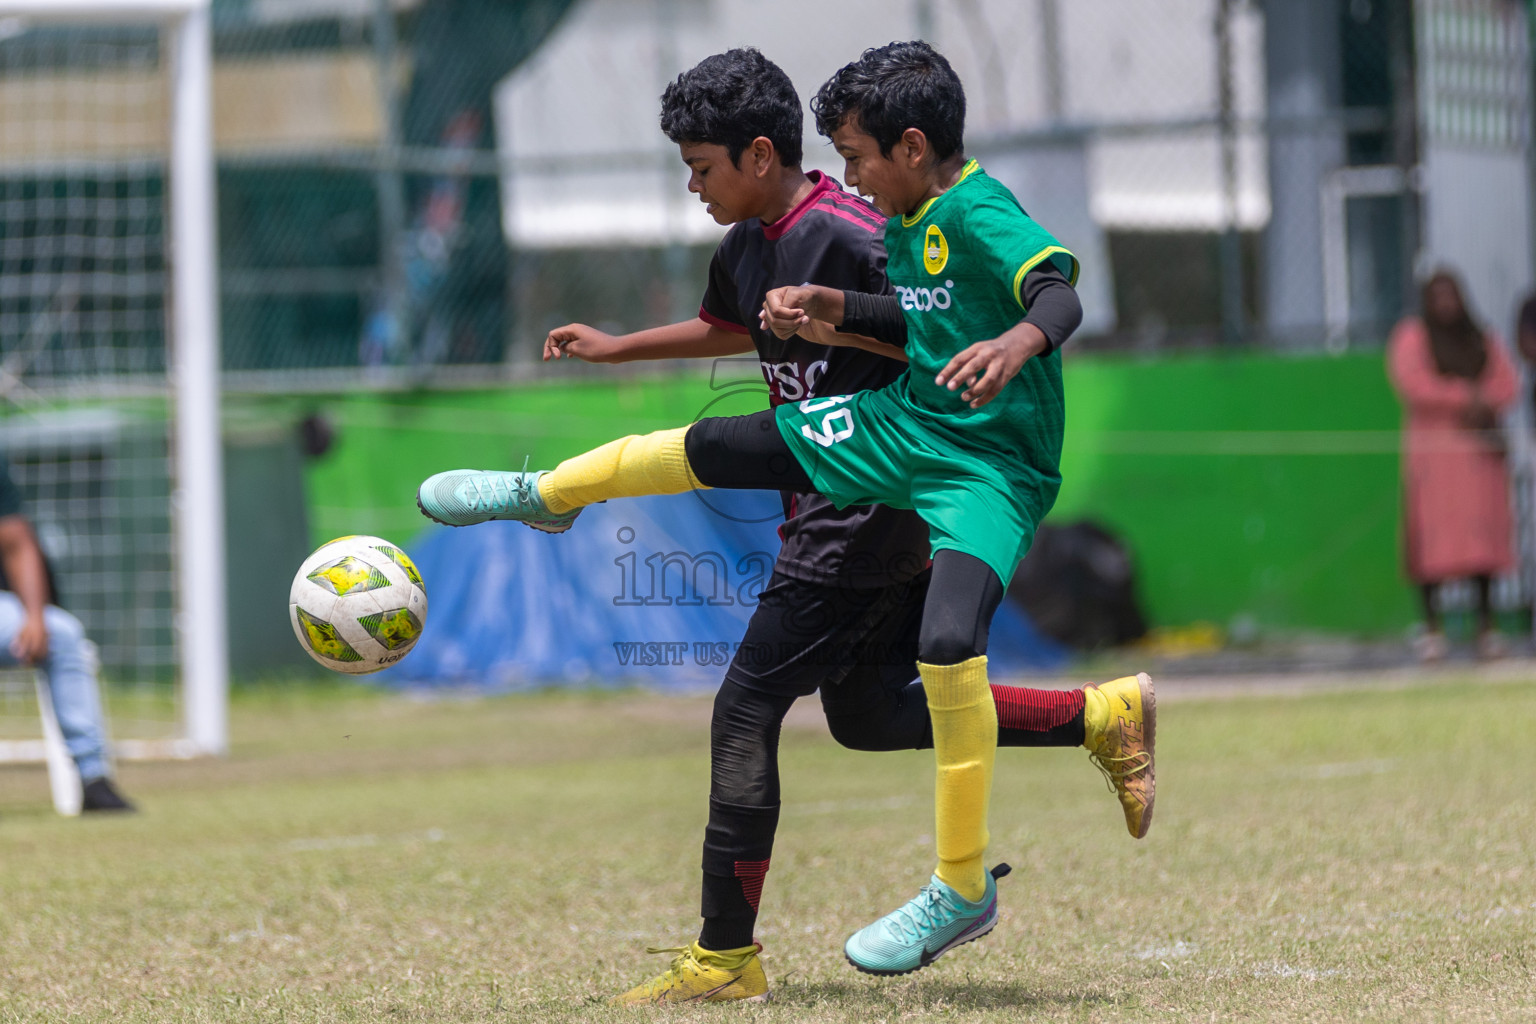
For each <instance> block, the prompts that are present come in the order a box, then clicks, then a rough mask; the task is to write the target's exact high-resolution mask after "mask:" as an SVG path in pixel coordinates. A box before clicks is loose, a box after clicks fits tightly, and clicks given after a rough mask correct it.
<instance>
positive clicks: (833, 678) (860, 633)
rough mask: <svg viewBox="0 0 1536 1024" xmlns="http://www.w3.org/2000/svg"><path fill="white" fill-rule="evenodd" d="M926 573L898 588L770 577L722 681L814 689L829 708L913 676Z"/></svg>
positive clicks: (791, 693)
mask: <svg viewBox="0 0 1536 1024" xmlns="http://www.w3.org/2000/svg"><path fill="white" fill-rule="evenodd" d="M928 580H929V572H928V571H927V570H924V571H923V572H922V573H920V574H918V575H917V576H915V577H913V578H912V579H911V580H908V581H907V582H905V583H895V584H891V585H889V586H885V587H878V588H872V589H858V588H852V587H842V586H827V585H825V584H817V583H805V582H802V581H800V580H797V579H792V578H790V577H788V576H785V575H783V574H782V573H778V572H775V573H774V574H773V576H772V577H771V578H770V579H769V581H768V585H767V586H766V587H764V588H763V591H762V594H761V596H760V597H759V598H758V603H757V610H756V611H755V612H753V613H752V619H751V621H749V622H748V623H747V631H746V634H745V635H744V636H743V637H742V640H741V646H739V647H738V648H737V649H736V655H735V657H734V659H733V660H732V661H731V666H730V668H729V669H727V670H726V674H725V675H726V678H727V679H729V680H731V681H732V682H734V683H736V684H737V685H739V686H744V687H746V688H747V689H750V690H757V691H759V692H762V693H769V694H774V695H779V696H787V697H804V696H806V695H807V694H811V693H815V692H816V690H817V689H820V690H821V700H822V703H823V704H824V705H826V706H827V707H828V708H829V709H831V708H832V707H833V706H834V705H839V704H844V703H848V702H853V703H862V701H863V700H864V699H866V698H867V697H868V696H870V695H871V692H872V691H883V690H893V689H894V690H899V689H901V688H903V687H905V686H906V685H907V684H908V683H910V682H912V681H913V680H914V679H916V678H917V638H918V631H919V629H920V627H921V626H922V621H923V601H924V600H925V599H926V597H927V595H928Z"/></svg>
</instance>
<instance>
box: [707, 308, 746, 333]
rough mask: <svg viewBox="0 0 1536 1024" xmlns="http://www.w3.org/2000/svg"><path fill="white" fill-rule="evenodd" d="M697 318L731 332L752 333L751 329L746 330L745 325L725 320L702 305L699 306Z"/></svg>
mask: <svg viewBox="0 0 1536 1024" xmlns="http://www.w3.org/2000/svg"><path fill="white" fill-rule="evenodd" d="M699 319H700V320H703V321H704V322H705V323H707V324H709V326H711V327H718V328H720V329H721V330H722V331H730V332H731V333H732V334H751V333H752V332H751V331H749V330H747V329H746V327H744V326H742V325H741V324H738V323H732V322H731V321H729V320H726V319H724V318H723V317H718V316H715V314H713V313H711V312H710V311H709V310H707V309H705V308H704V307H703V306H700V307H699Z"/></svg>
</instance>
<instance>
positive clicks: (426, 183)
mask: <svg viewBox="0 0 1536 1024" xmlns="http://www.w3.org/2000/svg"><path fill="white" fill-rule="evenodd" d="M797 2H798V0H797ZM802 6H804V7H805V10H803V11H799V12H798V13H799V14H803V15H805V18H799V17H796V16H795V15H796V14H797V9H791V8H795V7H796V5H795V4H788V5H776V6H775V9H774V11H772V12H767V11H760V10H757V9H755V8H754V7H753V5H751V4H749V3H747V2H746V0H525V2H520V3H505V2H501V0H216V2H215V4H214V13H215V30H216V31H215V47H216V49H215V96H214V100H215V105H214V120H215V132H216V138H217V146H218V159H219V180H218V183H219V225H218V227H219V237H220V280H221V304H222V320H221V323H222V327H223V335H224V338H223V341H224V365H225V369H226V371H227V372H228V373H230V374H231V375H232V376H231V381H232V383H234V384H236V385H237V386H240V387H258V388H261V389H277V390H282V389H290V388H318V387H335V386H338V385H344V384H347V383H351V382H366V381H368V380H371V379H380V380H398V379H400V377H401V376H402V375H403V376H404V377H406V378H407V379H411V380H421V379H438V380H449V379H453V378H455V377H458V378H461V379H470V380H474V379H483V372H482V371H478V370H455V369H454V368H455V367H483V366H486V365H489V364H495V365H506V364H514V365H515V364H522V365H524V366H527V365H530V364H532V363H533V362H534V361H535V360H534V352H535V350H536V347H537V344H538V341H539V339H540V338H541V336H542V333H543V332H544V331H545V330H547V329H548V328H549V327H551V326H554V325H555V324H557V323H561V322H565V321H568V320H583V321H591V322H594V323H602V324H606V325H608V326H611V327H614V328H615V329H620V328H622V329H633V328H638V327H642V326H646V325H649V324H654V323H657V322H661V321H663V320H666V319H668V318H670V317H677V316H686V315H688V314H689V313H690V312H691V310H692V308H693V305H692V303H693V302H694V300H696V298H697V293H698V292H699V282H700V280H701V274H700V269H701V266H702V265H703V263H704V261H705V260H706V259H707V256H708V253H709V252H710V250H711V248H712V246H713V243H714V241H715V240H716V239H717V238H718V231H717V230H716V229H714V227H713V225H712V224H710V223H708V222H707V220H704V219H702V214H699V213H698V211H697V210H696V209H694V208H693V207H692V206H691V205H690V204H691V197H689V196H687V195H686V193H685V191H684V183H683V176H682V174H681V171H680V168H679V166H678V165H677V163H676V156H675V152H674V151H673V150H672V149H671V148H670V147H669V146H668V144H667V143H666V141H665V140H664V139H663V138H662V137H661V136H660V133H659V132H658V131H657V130H656V127H655V118H656V112H657V111H656V107H657V100H656V97H657V95H659V93H660V90H661V88H662V86H663V85H664V84H665V83H666V82H667V81H668V80H669V79H670V78H671V77H672V76H673V75H675V74H676V73H677V72H678V71H679V70H681V69H682V68H684V67H686V66H688V65H689V64H691V63H693V61H695V60H697V59H698V58H699V57H701V56H703V55H705V54H707V53H709V52H712V51H715V50H719V49H722V48H724V47H726V46H729V45H739V44H742V43H754V44H756V45H758V46H760V47H761V48H762V49H763V50H764V51H765V52H766V53H768V54H769V56H770V57H773V58H775V59H778V60H779V61H780V62H781V63H782V64H784V66H785V67H786V68H787V69H789V70H790V71H791V74H792V76H793V77H794V78H795V79H796V81H797V84H798V85H799V87H800V89H801V91H802V93H804V94H807V96H808V94H809V93H811V92H812V91H814V89H815V87H816V86H817V85H818V84H819V82H820V81H821V79H822V78H824V77H825V76H826V74H828V73H830V71H832V70H833V69H835V67H836V66H837V65H838V64H839V63H841V62H843V61H845V60H848V59H851V58H852V57H854V56H856V54H857V53H858V51H859V50H860V49H861V48H862V47H863V46H864V45H866V44H870V43H878V42H883V41H885V40H887V39H889V38H898V37H905V36H912V35H917V34H919V33H922V34H925V35H927V36H929V37H930V38H933V39H935V40H936V41H937V43H938V45H939V47H940V48H941V49H942V50H944V51H945V52H946V53H947V54H948V55H949V56H950V57H951V59H952V60H953V62H954V63H955V65H956V66H957V69H958V70H959V71H960V73H961V75H962V77H963V78H964V79H965V81H966V83H967V87H968V90H969V95H970V100H971V103H970V107H971V110H970V118H969V125H968V138H969V141H970V147H971V149H972V150H973V151H974V152H975V153H977V154H978V155H979V156H981V157H982V158H983V159H984V160H985V161H986V162H987V164H988V166H989V167H990V168H993V169H994V173H996V174H998V176H999V177H1003V178H1004V179H1005V180H1007V181H1009V183H1010V184H1012V185H1014V186H1015V187H1016V190H1017V191H1018V192H1019V194H1020V196H1021V198H1022V199H1023V200H1024V202H1025V204H1026V206H1027V207H1028V208H1030V209H1031V210H1032V211H1034V212H1036V213H1037V215H1038V216H1039V217H1040V219H1041V220H1042V221H1045V222H1046V223H1047V224H1048V225H1049V226H1051V227H1052V228H1053V229H1055V230H1056V231H1057V232H1058V233H1059V234H1061V235H1062V236H1063V237H1064V238H1065V239H1066V240H1067V241H1068V242H1069V243H1070V244H1072V245H1074V246H1075V247H1076V248H1078V249H1080V250H1082V254H1083V255H1084V257H1085V266H1086V268H1087V271H1088V272H1087V273H1086V274H1085V280H1084V286H1083V287H1084V292H1085V294H1084V298H1085V304H1086V305H1087V307H1088V311H1089V315H1088V319H1087V322H1086V323H1085V326H1084V330H1083V331H1082V333H1081V335H1080V343H1081V344H1082V346H1083V347H1088V348H1091V347H1095V346H1113V347H1136V348H1162V347H1169V346H1175V347H1177V346H1187V345H1204V344H1218V343H1228V344H1231V343H1246V344H1272V345H1279V346H1285V347H1312V346H1317V345H1321V344H1324V343H1330V344H1333V345H1335V346H1337V345H1341V344H1345V343H1350V342H1359V341H1366V342H1379V340H1380V339H1381V338H1382V337H1383V335H1384V333H1385V330H1386V328H1387V327H1388V326H1389V325H1390V324H1391V323H1392V321H1393V320H1394V319H1396V317H1397V316H1398V315H1399V314H1400V313H1401V312H1402V311H1403V310H1405V309H1407V308H1409V307H1411V305H1412V304H1413V295H1412V288H1411V282H1412V280H1413V275H1414V273H1415V271H1416V269H1417V268H1416V267H1415V257H1416V256H1417V255H1419V254H1420V253H1421V252H1423V251H1424V249H1425V242H1426V237H1425V236H1426V223H1425V221H1426V213H1425V208H1426V206H1427V205H1432V204H1434V203H1435V202H1436V196H1435V195H1433V194H1429V193H1426V192H1425V191H1424V190H1425V187H1426V180H1425V178H1424V176H1423V173H1422V165H1423V164H1424V161H1425V156H1426V150H1427V149H1428V148H1430V147H1431V146H1432V145H1433V140H1434V139H1436V138H1439V137H1454V138H1456V139H1457V140H1459V141H1461V142H1465V141H1466V140H1467V139H1468V138H1472V139H1473V141H1474V143H1475V144H1477V145H1482V146H1484V147H1485V148H1489V149H1494V150H1500V151H1507V152H1511V153H1514V154H1515V155H1516V157H1517V159H1519V160H1521V161H1523V160H1524V154H1525V148H1526V139H1527V137H1528V135H1529V132H1528V130H1527V129H1528V122H1529V119H1530V114H1529V110H1530V107H1529V103H1528V100H1527V96H1528V91H1529V82H1528V79H1529V56H1528V55H1529V49H1528V45H1527V42H1526V33H1527V26H1526V19H1525V17H1524V14H1523V11H1524V5H1522V4H1519V3H1516V2H1512V0H1418V2H1417V3H1416V4H1415V3H1410V2H1408V0H1306V2H1303V3H1296V4H1292V3H1285V4H1282V3H1279V2H1278V0H1271V2H1262V0H1164V2H1161V3H1157V4H1148V3H1145V2H1142V0H1093V2H1089V3H1071V4H1068V3H1064V2H1062V0H1029V2H1026V3H1022V4H1020V3H1005V2H1003V0H917V2H914V3H910V4H894V5H893V4H884V3H875V2H874V0H861V2H855V3H852V4H851V5H850V10H849V13H850V21H849V22H848V23H847V24H846V26H845V28H844V29H841V30H839V31H837V32H833V31H830V30H819V31H818V32H817V33H816V34H815V38H814V39H808V38H807V37H806V35H805V33H804V32H802V31H800V30H799V29H798V28H797V27H796V26H797V25H803V24H806V23H809V22H808V20H807V19H811V18H812V17H813V15H814V13H815V12H814V9H813V5H810V4H809V3H805V4H803V5H802ZM866 7H867V8H868V10H864V8H866ZM860 15H868V16H869V17H865V18H861V17H860ZM7 36H8V37H9V38H0V54H4V57H3V59H4V61H5V67H6V75H7V81H6V83H5V86H4V91H3V102H4V104H5V109H6V111H7V115H6V118H5V127H4V130H5V131H6V133H7V144H6V147H5V150H6V160H5V164H6V166H7V171H6V174H5V176H4V179H3V181H0V186H3V189H4V192H3V195H0V203H3V206H0V221H3V225H0V230H4V231H5V232H6V239H7V244H8V245H9V246H10V248H11V250H12V251H15V250H16V248H17V246H24V245H26V244H27V243H25V242H24V241H23V240H22V238H23V236H25V235H26V234H27V233H28V232H33V233H37V232H43V233H51V237H53V238H55V239H65V238H69V237H76V235H75V234H74V232H73V228H72V227H71V223H72V221H71V218H78V217H80V216H86V215H87V214H83V213H79V212H66V208H68V210H74V211H79V210H83V209H84V205H83V204H89V206H90V212H89V214H88V216H91V217H94V218H97V219H105V220H109V221H110V222H111V233H110V237H111V238H112V239H113V241H112V242H111V243H110V245H108V243H96V248H95V249H94V250H93V251H92V252H91V253H84V252H81V253H78V254H74V255H70V256H68V257H67V259H69V260H73V261H74V262H72V263H69V266H70V267H71V270H70V271H69V273H70V274H75V275H88V274H99V273H101V272H102V269H101V268H102V267H107V266H108V265H109V262H110V261H111V260H113V259H117V260H122V259H125V258H129V257H128V256H126V255H125V254H127V253H132V257H131V258H132V259H133V260H134V261H135V265H134V268H133V269H132V271H131V272H125V273H123V274H115V275H114V278H113V280H114V282H115V283H114V291H113V294H112V295H111V296H110V297H105V296H102V295H99V294H93V295H83V294H82V295H80V296H79V297H72V296H73V295H74V293H73V292H72V291H71V290H70V288H69V287H67V286H65V287H61V288H54V289H48V288H43V287H40V286H39V285H38V279H37V277H36V274H37V273H39V271H36V270H32V271H28V272H27V273H26V274H18V273H17V264H16V263H15V262H14V261H12V262H11V263H8V264H7V266H6V274H5V282H4V284H3V286H0V287H3V289H4V290H5V291H6V294H9V295H13V296H14V295H16V294H17V293H18V291H26V292H27V297H25V298H20V297H17V298H15V299H13V300H12V301H11V304H10V305H8V306H7V308H6V309H5V310H3V311H0V345H3V346H4V349H5V351H6V353H7V357H8V358H10V359H12V360H13V361H14V360H15V359H16V358H17V356H16V353H17V352H20V351H23V350H25V351H26V352H28V353H30V354H29V355H27V356H26V357H25V359H26V365H25V367H24V368H23V369H22V371H21V373H20V376H21V377H22V378H24V379H29V380H34V381H42V382H47V381H48V380H50V379H57V378H60V377H69V378H75V377H78V376H79V375H80V374H81V373H82V372H84V373H87V374H88V373H90V372H93V371H92V367H95V368H100V367H102V366H103V365H104V364H110V365H111V367H112V372H113V376H114V377H115V378H117V379H121V378H122V376H123V375H124V374H126V373H130V372H135V371H140V370H142V371H145V372H148V373H151V374H155V373H158V372H159V371H160V369H161V367H162V366H163V358H164V356H163V345H161V344H160V343H159V342H158V341H157V337H156V334H155V329H154V327H153V322H154V320H155V317H156V316H157V315H158V313H157V312H156V310H155V309H154V308H153V303H154V302H155V301H157V300H156V299H155V298H154V297H153V296H154V295H156V294H159V293H160V291H161V289H160V288H159V283H158V281H157V279H156V278H155V275H156V274H157V273H159V272H160V271H159V269H158V267H159V265H158V263H157V262H156V261H157V259H158V256H157V248H158V247H159V246H160V245H161V242H160V231H161V227H162V224H161V220H160V219H159V218H160V214H159V212H158V207H157V205H156V203H157V197H158V196H159V194H160V192H161V191H162V189H163V180H162V170H163V166H162V165H161V164H160V163H159V162H157V161H156V160H155V159H154V154H155V152H156V151H157V149H158V148H159V147H160V145H161V143H160V142H157V141H156V140H155V139H154V138H151V137H147V136H145V134H144V133H145V131H147V130H148V129H145V128H143V127H142V126H140V127H139V128H135V127H134V125H135V124H136V121H135V120H134V118H123V119H121V121H122V127H119V128H117V129H114V132H113V133H112V134H111V135H110V136H109V137H106V138H100V137H96V136H92V137H90V138H84V137H77V135H78V133H77V135H71V128H70V126H69V123H68V121H67V119H65V120H60V119H59V118H57V117H54V116H52V115H53V113H56V112H57V111H55V110H54V107H56V106H57V104H58V103H59V102H60V100H59V99H58V98H59V97H60V96H66V95H69V94H70V92H71V90H74V91H75V92H77V93H78V92H80V91H82V90H83V91H88V92H90V93H91V95H92V96H93V97H96V99H95V100H93V102H100V103H104V104H110V103H114V102H116V103H122V104H127V103H133V102H136V101H137V100H138V99H142V98H144V97H143V96H142V95H140V94H145V93H146V91H148V93H149V94H154V92H155V90H162V91H163V83H162V82H161V81H160V80H158V79H157V78H156V77H155V76H154V75H153V74H150V73H149V72H148V71H146V70H145V68H146V64H145V62H146V61H153V60H154V59H155V53H156V49H157V46H158V40H157V38H156V36H155V33H154V32H153V31H150V32H145V31H143V30H132V29H108V28H101V27H85V28H76V29H57V28H51V29H47V30H30V29H29V28H28V27H27V26H26V24H25V23H24V22H22V21H19V20H17V19H9V20H8V21H7V22H6V23H5V25H4V26H0V37H7ZM150 98H151V99H153V96H152V95H151V96H150ZM50 104H52V105H53V107H51V106H50ZM1426 104H1427V106H1426ZM1495 108H1497V109H1495ZM1490 119H1492V121H1497V125H1498V128H1497V130H1494V129H1493V128H1490V127H1487V125H1488V124H1491V123H1492V121H1491V120H1490ZM1426 123H1428V124H1430V126H1431V128H1430V131H1429V132H1428V133H1426V132H1425V131H1424V130H1423V126H1424V125H1425V124H1426ZM29 125H30V126H33V128H28V127H27V126H29ZM38 125H46V126H48V127H47V128H46V130H41V129H38V130H36V131H34V128H35V127H36V126H38ZM28 131H32V132H33V134H32V135H31V136H30V137H29V138H28V140H27V141H26V145H25V146H24V147H22V148H21V149H18V148H17V146H16V140H17V138H18V136H17V132H28ZM135 132H137V134H135ZM1469 132H1470V133H1472V134H1471V135H1470V136H1469V135H1468V133H1469ZM807 141H808V147H807V152H808V161H809V162H810V163H812V164H817V165H825V167H826V169H828V170H830V171H833V172H837V171H839V170H840V167H839V165H838V163H837V161H836V160H835V159H833V158H832V154H831V153H830V152H829V151H828V150H827V148H826V147H825V146H824V144H823V143H822V140H820V139H817V138H815V137H814V135H813V136H812V137H811V138H810V139H808V140H807ZM26 152H31V153H32V155H33V156H37V155H39V153H44V154H45V155H48V156H49V159H50V160H52V161H53V164H52V166H53V167H54V168H55V172H49V173H42V172H40V171H39V165H38V164H37V162H36V161H35V160H33V161H31V162H30V163H28V162H27V161H25V160H20V159H18V156H19V155H25V153H26ZM103 154H107V155H110V156H111V158H112V159H111V167H110V169H109V170H103V169H100V168H98V169H95V170H92V171H90V172H89V173H88V174H86V175H85V176H84V177H81V176H78V175H76V174H75V173H74V172H67V173H66V172H63V171H58V170H57V169H58V168H62V167H65V166H75V167H78V166H80V165H81V162H82V161H86V162H89V161H91V160H93V159H96V158H98V157H101V156H102V155H103ZM129 154H136V155H137V156H138V157H139V158H141V159H140V160H139V162H138V163H137V164H135V163H133V161H131V160H125V157H127V156H128V155H129ZM1428 184H1434V182H1429V183H1428ZM71 204H73V205H71ZM1525 208H1526V204H1525V202H1524V200H1523V199H1522V201H1521V203H1520V209H1521V210H1524V209H1525ZM1431 216H1432V215H1431ZM1522 216H1523V215H1522ZM1526 219H1527V220H1528V217H1527V218H1526ZM1517 233H1518V234H1519V235H1520V238H1519V244H1520V245H1521V246H1523V247H1524V248H1525V250H1526V255H1525V259H1526V263H1527V265H1528V263H1529V252H1528V250H1529V230H1528V229H1526V228H1524V227H1523V226H1522V228H1521V230H1520V231H1519V232H1517ZM39 244H41V243H39ZM48 244H51V245H54V246H55V249H54V250H51V251H53V252H54V254H55V257H56V262H57V259H64V258H66V257H65V248H67V243H65V242H63V241H55V242H50V243H48ZM103 246H107V247H108V248H113V252H110V253H109V252H107V249H106V248H103ZM33 252H34V255H40V254H41V250H36V249H34V250H33ZM93 261H95V262H93ZM101 261H108V262H101ZM59 265H62V264H59ZM50 273H58V272H55V271H50ZM29 274H30V276H28V275H29ZM66 276H67V275H66ZM62 280H63V279H62V278H61V279H60V281H62ZM1474 291H1476V287H1474ZM1502 299H1503V296H1502V294H1500V295H1498V296H1494V297H1492V298H1491V299H1490V304H1491V303H1492V302H1493V301H1495V300H1497V302H1498V304H1499V305H1500V306H1501V307H1502V304H1503V303H1502ZM38 303H44V304H46V303H52V304H53V305H52V307H51V308H45V306H39V305H38ZM70 303H75V305H73V306H71V305H70ZM103 303H106V304H110V305H111V306H112V307H113V308H112V312H111V317H110V321H111V323H112V324H113V326H112V328H111V331H110V333H111V335H112V336H111V338H110V340H98V341H95V342H92V343H90V344H89V345H86V344H85V343H81V344H82V347H80V348H79V349H77V350H74V351H70V350H68V349H67V346H61V345H60V344H59V343H57V342H56V341H55V340H42V337H43V335H44V334H46V333H47V330H48V328H49V325H50V324H54V323H56V322H57V321H58V320H59V318H60V317H62V316H66V315H67V316H70V317H74V318H75V321H76V322H78V323H82V324H84V323H85V322H87V321H89V320H90V319H91V318H92V317H96V318H97V320H100V314H101V313H102V312H103V308H104V307H103V305H102V304H103ZM1484 312H1485V314H1486V315H1487V316H1489V317H1490V318H1494V319H1498V318H1502V317H1503V316H1504V315H1505V314H1506V312H1507V311H1506V310H1505V309H1503V308H1498V309H1494V308H1488V309H1485V310H1484ZM87 351H89V353H90V354H89V355H87V354H86V352H87ZM119 364H121V365H119Z"/></svg>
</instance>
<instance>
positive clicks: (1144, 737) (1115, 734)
mask: <svg viewBox="0 0 1536 1024" xmlns="http://www.w3.org/2000/svg"><path fill="white" fill-rule="evenodd" d="M1083 694H1084V704H1083V746H1085V747H1087V748H1088V756H1089V758H1090V759H1091V760H1092V761H1093V763H1094V765H1096V766H1097V767H1098V769H1099V771H1101V772H1103V773H1104V779H1105V781H1106V782H1108V783H1109V786H1110V792H1112V793H1115V794H1116V795H1117V796H1119V797H1120V806H1121V807H1122V808H1124V810H1125V827H1126V828H1127V829H1129V830H1130V833H1131V835H1132V836H1133V837H1135V838H1137V839H1140V838H1142V837H1143V836H1145V835H1146V834H1147V830H1148V829H1149V828H1151V827H1152V799H1153V797H1154V795H1155V794H1156V791H1157V771H1156V764H1155V763H1154V761H1153V744H1154V743H1155V742H1156V739H1157V697H1156V695H1155V694H1154V693H1153V692H1152V678H1151V677H1150V676H1148V675H1147V674H1146V673H1145V672H1141V673H1139V674H1137V675H1136V676H1134V677H1133V676H1126V677H1125V678H1124V679H1116V680H1115V681H1114V682H1112V683H1104V684H1103V685H1099V684H1097V683H1089V684H1088V685H1087V686H1085V687H1084V688H1083Z"/></svg>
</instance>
